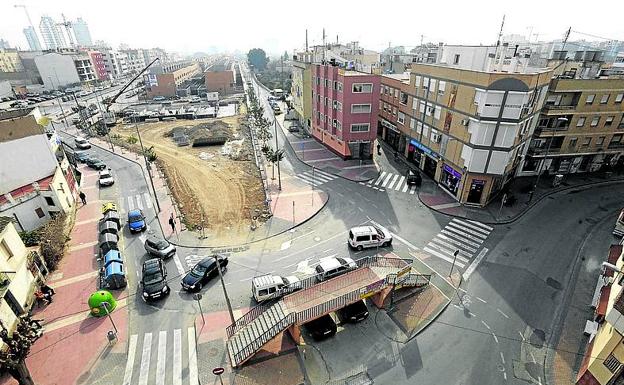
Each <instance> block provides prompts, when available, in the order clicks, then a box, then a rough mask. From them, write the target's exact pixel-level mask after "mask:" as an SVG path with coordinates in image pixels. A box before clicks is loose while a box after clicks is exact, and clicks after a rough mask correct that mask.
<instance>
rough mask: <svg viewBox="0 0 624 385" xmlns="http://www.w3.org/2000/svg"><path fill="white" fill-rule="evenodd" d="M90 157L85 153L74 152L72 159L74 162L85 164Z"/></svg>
mask: <svg viewBox="0 0 624 385" xmlns="http://www.w3.org/2000/svg"><path fill="white" fill-rule="evenodd" d="M89 157H90V155H89V154H88V153H87V152H85V151H76V152H74V159H76V162H80V163H86V162H87V159H89Z"/></svg>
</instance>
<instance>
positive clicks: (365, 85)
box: [312, 64, 380, 159]
mask: <svg viewBox="0 0 624 385" xmlns="http://www.w3.org/2000/svg"><path fill="white" fill-rule="evenodd" d="M379 87H380V78H379V76H378V75H373V74H367V73H362V72H357V71H352V70H347V69H344V68H340V67H338V66H334V65H331V64H326V65H323V64H313V65H312V109H313V111H312V135H313V136H314V137H315V138H316V139H317V140H318V141H320V142H321V143H323V144H324V145H325V146H326V147H328V148H329V149H330V150H332V151H333V152H335V153H337V154H338V155H340V156H342V157H343V158H345V159H350V158H351V159H370V158H372V156H373V143H374V142H375V138H376V136H377V114H378V113H379Z"/></svg>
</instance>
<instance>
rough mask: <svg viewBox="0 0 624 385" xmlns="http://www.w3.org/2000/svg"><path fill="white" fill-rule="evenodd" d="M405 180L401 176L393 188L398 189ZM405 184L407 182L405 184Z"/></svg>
mask: <svg viewBox="0 0 624 385" xmlns="http://www.w3.org/2000/svg"><path fill="white" fill-rule="evenodd" d="M404 180H405V177H404V176H401V179H399V183H397V185H396V188H395V190H397V191H398V190H399V189H400V188H401V186H402V185H403V181H404ZM406 186H407V184H406Z"/></svg>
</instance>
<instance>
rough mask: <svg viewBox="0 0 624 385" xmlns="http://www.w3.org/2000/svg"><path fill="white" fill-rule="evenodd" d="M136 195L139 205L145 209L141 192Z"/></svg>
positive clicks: (141, 208)
mask: <svg viewBox="0 0 624 385" xmlns="http://www.w3.org/2000/svg"><path fill="white" fill-rule="evenodd" d="M135 197H136V201H137V207H138V208H139V209H140V210H143V201H142V200H141V194H137V195H135Z"/></svg>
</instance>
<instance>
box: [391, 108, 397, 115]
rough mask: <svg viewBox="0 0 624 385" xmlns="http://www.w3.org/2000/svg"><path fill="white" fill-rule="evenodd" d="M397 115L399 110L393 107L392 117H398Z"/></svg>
mask: <svg viewBox="0 0 624 385" xmlns="http://www.w3.org/2000/svg"><path fill="white" fill-rule="evenodd" d="M396 114H397V109H396V107H392V115H396Z"/></svg>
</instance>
